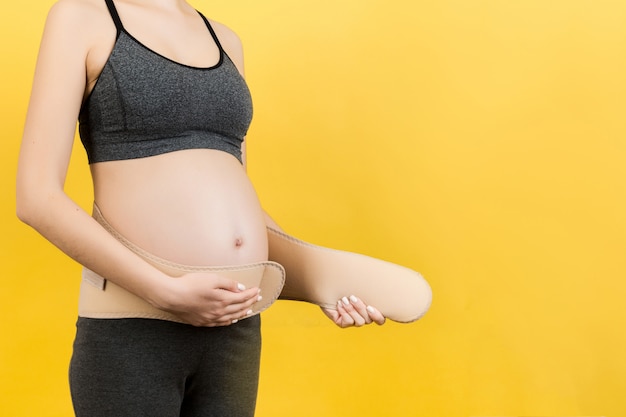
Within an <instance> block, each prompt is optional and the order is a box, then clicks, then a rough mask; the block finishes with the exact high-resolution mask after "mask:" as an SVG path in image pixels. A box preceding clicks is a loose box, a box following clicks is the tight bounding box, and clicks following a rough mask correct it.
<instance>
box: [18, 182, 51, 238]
mask: <svg viewBox="0 0 626 417" xmlns="http://www.w3.org/2000/svg"><path fill="white" fill-rule="evenodd" d="M43 195H45V193H42V192H41V190H39V189H37V188H36V187H24V186H19V185H18V187H17V192H16V195H15V214H16V215H17V218H18V219H19V220H20V221H22V222H23V223H26V224H27V225H29V226H31V227H35V228H36V225H37V223H39V220H38V219H41V217H42V216H44V215H45V214H44V212H43V210H42V209H43V208H44V207H46V204H47V203H46V201H43V200H44V198H42V196H43Z"/></svg>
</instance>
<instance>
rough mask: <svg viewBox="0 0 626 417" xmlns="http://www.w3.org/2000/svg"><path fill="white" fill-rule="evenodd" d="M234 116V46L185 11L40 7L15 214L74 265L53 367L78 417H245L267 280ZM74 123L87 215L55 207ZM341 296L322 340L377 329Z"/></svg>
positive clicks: (104, 0)
mask: <svg viewBox="0 0 626 417" xmlns="http://www.w3.org/2000/svg"><path fill="white" fill-rule="evenodd" d="M251 117H252V104H251V98H250V94H249V91H248V88H247V86H246V83H245V81H244V78H243V57H242V48H241V44H240V41H239V39H238V37H237V36H236V35H235V34H234V33H233V32H232V31H231V30H229V29H228V28H227V27H225V26H223V25H222V24H219V23H217V22H213V21H209V20H208V19H206V18H205V17H204V16H203V15H202V14H200V13H199V12H197V11H196V10H195V9H194V8H193V7H192V6H190V5H189V4H188V3H187V2H186V1H184V0H158V1H155V0H115V1H113V0H61V1H59V2H57V3H56V4H55V5H54V6H53V7H52V9H51V11H50V13H49V16H48V19H47V23H46V26H45V30H44V35H43V38H42V43H41V48H40V53H39V58H38V61H37V66H36V71H35V78H34V83H33V89H32V95H31V101H30V105H29V109H28V114H27V119H26V124H25V130H24V136H23V142H22V148H21V152H20V160H19V168H18V180H17V213H18V216H19V217H20V219H22V220H23V221H24V222H26V223H27V224H29V225H31V226H32V227H33V228H35V229H36V230H37V231H38V232H39V233H41V235H43V236H44V237H45V238H46V239H48V240H49V241H51V242H52V243H53V244H54V245H56V246H57V247H59V248H60V249H61V250H62V251H63V252H65V253H66V254H67V255H69V256H70V257H72V258H73V259H75V260H76V261H77V262H79V263H80V264H82V265H83V266H84V267H85V270H84V273H83V277H84V279H83V282H82V287H81V301H80V306H79V319H78V322H77V334H76V339H75V342H74V352H73V356H72V360H71V365H70V386H71V393H72V399H73V404H74V409H75V412H76V415H77V416H89V417H100V416H111V417H123V416H129V417H131V416H132V417H138V416H150V417H158V416H163V417H174V416H189V417H200V416H229V417H235V416H252V415H253V414H254V408H255V401H256V392H257V382H258V370H259V357H260V319H259V315H257V314H256V313H257V312H258V311H260V310H261V309H262V308H264V307H263V303H264V299H265V302H267V301H268V300H270V301H271V300H273V299H274V298H275V297H276V296H277V295H278V293H279V292H280V286H281V285H282V281H281V279H282V274H283V271H282V267H281V266H280V265H279V264H275V263H272V262H268V253H269V250H270V249H269V248H268V232H267V227H268V226H271V227H272V228H277V225H276V224H274V223H273V222H272V221H271V219H270V218H269V216H267V215H266V214H265V213H264V211H263V209H262V208H261V206H260V204H259V200H258V199H257V196H256V193H255V191H254V189H253V187H252V185H251V183H250V181H249V179H248V177H247V175H246V171H245V146H244V145H245V144H244V136H245V134H246V131H247V129H248V126H249V124H250V121H251ZM77 119H78V120H79V129H80V137H81V140H82V142H83V145H84V147H85V149H86V152H87V156H88V159H89V164H90V169H91V174H92V179H93V187H94V195H95V205H94V212H93V214H91V215H90V214H89V213H87V212H85V211H84V210H83V209H81V208H80V207H79V206H78V205H77V204H76V203H75V202H74V201H72V199H70V198H69V197H68V195H67V194H66V193H65V192H64V182H65V178H66V172H67V167H68V161H69V158H70V153H71V149H72V143H73V138H74V132H75V128H76V120H77ZM186 265H191V266H195V265H198V266H209V267H211V266H214V267H217V266H229V270H222V269H220V268H217V269H215V270H212V269H210V268H200V267H198V268H194V267H185V266H186ZM250 271H252V273H253V275H254V276H255V277H256V278H255V279H256V281H254V283H253V284H250V283H249V282H248V284H247V285H246V283H245V279H246V278H245V277H246V276H247V275H249V272H250ZM173 276H175V277H176V278H173ZM288 276H289V274H288ZM239 277H241V280H240V279H239ZM69 282H71V278H68V285H69ZM61 285H63V284H61ZM264 285H265V287H267V288H265V287H264ZM103 294H107V295H106V296H104V295H103ZM343 295H344V296H341V297H339V299H338V300H337V301H338V303H336V304H334V307H333V308H330V307H328V306H325V307H324V312H325V313H326V315H327V316H328V317H329V318H330V319H331V320H333V321H334V322H335V323H336V324H337V325H339V326H341V327H348V326H352V325H357V326H360V325H363V324H369V323H372V322H376V323H378V324H382V323H383V322H384V321H385V317H384V316H383V315H382V314H381V313H380V312H379V311H378V310H377V309H376V308H374V307H372V306H367V305H365V304H364V303H363V302H362V301H361V300H360V299H359V298H357V297H355V296H351V294H350V293H348V294H343ZM259 306H261V307H259Z"/></svg>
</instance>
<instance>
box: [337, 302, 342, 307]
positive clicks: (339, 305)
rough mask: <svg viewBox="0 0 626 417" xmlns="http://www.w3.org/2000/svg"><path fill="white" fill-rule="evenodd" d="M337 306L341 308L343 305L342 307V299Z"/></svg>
mask: <svg viewBox="0 0 626 417" xmlns="http://www.w3.org/2000/svg"><path fill="white" fill-rule="evenodd" d="M337 307H339V308H341V307H342V305H341V300H339V301H337Z"/></svg>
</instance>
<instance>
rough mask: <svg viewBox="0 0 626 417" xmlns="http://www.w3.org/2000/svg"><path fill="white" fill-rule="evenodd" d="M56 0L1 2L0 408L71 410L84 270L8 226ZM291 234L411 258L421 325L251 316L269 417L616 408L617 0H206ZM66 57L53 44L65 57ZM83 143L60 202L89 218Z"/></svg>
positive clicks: (620, 172)
mask: <svg viewBox="0 0 626 417" xmlns="http://www.w3.org/2000/svg"><path fill="white" fill-rule="evenodd" d="M51 4H52V1H51V0H29V1H3V2H1V3H0V16H1V17H0V19H1V20H2V21H1V24H0V39H2V41H1V45H2V49H1V50H0V59H1V60H2V61H1V65H0V83H1V84H0V88H1V91H0V93H1V97H2V100H1V104H0V105H1V108H0V117H1V118H2V151H1V152H0V162H1V163H0V169H1V170H2V174H1V175H0V186H1V187H2V188H1V189H2V194H3V198H2V200H1V201H2V204H1V206H0V209H1V212H0V219H1V220H0V221H1V227H2V239H1V240H0V256H1V257H2V258H1V259H2V265H3V268H2V271H3V272H2V277H1V279H0V317H1V318H0V320H1V322H0V323H1V324H0V326H1V327H0V341H1V344H0V415H1V416H3V417H4V416H7V417H8V416H11V417H20V416H29V417H30V416H69V415H71V405H70V400H69V392H68V387H67V377H66V374H67V363H68V361H69V356H70V354H71V343H72V339H73V331H74V328H73V326H74V321H75V316H76V296H77V288H78V272H79V268H78V266H77V265H75V264H73V263H72V262H71V261H69V260H68V259H66V258H65V257H64V255H62V254H61V253H60V252H59V251H58V250H56V249H55V248H53V247H52V246H51V245H50V244H49V243H47V242H45V241H44V240H43V239H42V238H40V237H39V236H38V235H37V234H36V233H35V232H33V231H31V230H29V229H28V228H27V227H26V226H23V225H21V224H19V223H18V221H17V220H16V218H15V215H14V201H13V195H14V191H13V188H14V180H15V174H14V173H15V166H16V157H17V152H18V143H19V140H20V135H21V129H22V125H23V119H24V113H25V109H26V104H27V98H28V94H29V89H30V81H31V77H32V72H33V67H34V61H35V56H36V51H37V46H38V42H39V38H40V34H41V29H42V26H43V23H44V19H45V14H46V11H47V9H48V8H49V7H50V5H51ZM195 5H196V7H198V8H199V9H201V10H202V11H203V12H205V14H207V15H208V16H210V17H213V18H214V19H217V20H220V21H223V22H225V23H227V24H229V25H230V26H231V27H232V28H234V29H235V30H236V31H237V32H238V33H239V34H240V36H241V37H242V39H243V41H244V45H245V49H246V60H247V63H246V65H247V75H248V80H249V83H250V87H251V90H252V92H253V96H254V98H255V120H254V122H253V126H252V128H251V131H250V135H249V172H250V175H251V177H252V179H253V182H254V183H255V185H256V187H257V189H258V191H259V194H260V197H261V199H262V201H263V203H264V205H265V207H266V208H267V209H268V211H270V212H271V213H272V214H273V215H274V217H275V218H276V219H277V220H278V221H279V223H281V224H282V225H283V227H284V228H285V229H287V230H288V231H290V232H292V233H294V234H296V235H297V236H300V237H302V238H305V239H307V240H310V241H313V242H315V243H319V244H324V245H327V246H332V247H338V248H343V249H349V250H353V251H357V252H364V253H367V254H370V255H373V256H377V257H380V258H384V259H388V260H391V261H394V262H397V263H400V264H404V265H407V266H409V267H412V268H414V269H417V270H420V271H421V272H422V273H423V274H424V275H425V276H426V277H427V278H428V279H429V281H430V282H431V284H432V287H433V290H434V303H433V306H432V309H431V311H430V312H429V314H428V315H427V316H426V317H425V318H424V319H423V320H421V321H419V322H417V323H415V324H411V325H398V324H395V323H390V324H388V325H386V326H384V327H381V328H375V327H371V328H367V329H358V330H357V329H351V330H343V331H342V330H339V329H336V328H335V327H333V325H331V324H330V323H329V322H328V321H326V319H325V318H323V317H322V315H321V314H320V313H319V312H318V311H317V309H316V308H315V307H313V306H308V305H300V304H297V303H290V302H280V303H278V305H277V306H275V307H273V308H272V309H271V310H270V311H269V312H267V313H266V314H265V315H264V353H263V362H262V376H261V386H260V397H259V403H258V413H257V415H258V416H259V417H265V416H316V417H317V416H427V417H438V416H441V417H452V416H504V415H506V416H514V415H515V416H517V415H525V416H535V415H536V416H564V415H567V416H581V415H584V416H591V415H594V416H595V415H606V416H614V417H620V416H625V415H626V399H625V398H624V393H625V392H626V354H625V352H626V331H625V329H626V302H625V299H626V282H625V278H626V256H625V250H626V218H625V215H626V161H625V156H626V118H625V112H626V24H625V23H624V22H626V2H623V1H618V0H551V1H546V0H499V1H498V0H482V1H479V0H437V1H435V0H411V1H409V0H404V1H382V0H376V1H375V0H341V1H330V0H315V1H293V0H291V1H286V0H270V1H267V0H266V1H262V2H258V1H247V0H241V1H226V0H221V1H211V2H209V1H206V0H197V1H196V2H195ZM59 59H62V57H59ZM89 184H90V183H89V180H88V170H87V168H86V161H85V157H84V151H83V150H82V149H81V148H80V147H79V146H78V145H77V147H76V152H75V154H74V159H73V163H72V166H71V171H70V177H69V180H68V186H67V189H68V192H70V193H71V194H72V195H73V196H74V197H75V198H76V199H77V200H78V201H79V202H80V203H81V204H82V205H83V206H85V207H89V203H90V200H91V194H90V193H91V191H90V186H89Z"/></svg>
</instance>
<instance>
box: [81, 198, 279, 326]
mask: <svg viewBox="0 0 626 417" xmlns="http://www.w3.org/2000/svg"><path fill="white" fill-rule="evenodd" d="M93 217H94V218H95V219H96V221H98V223H100V224H101V225H102V226H103V227H104V228H105V229H106V230H107V231H108V232H109V233H110V234H111V235H113V236H114V237H115V238H117V240H119V241H120V242H121V243H123V244H124V245H125V246H126V247H127V248H129V249H130V250H132V251H133V252H134V253H136V254H137V255H139V256H140V257H141V258H143V259H144V260H145V261H147V262H148V263H150V264H151V265H153V266H154V267H156V268H157V269H159V270H161V271H162V272H164V273H165V274H167V275H169V276H171V277H174V278H175V277H179V276H181V275H183V274H185V273H188V272H209V273H216V274H219V275H221V276H224V277H226V278H230V279H232V280H234V281H237V282H239V283H242V284H244V285H245V286H246V287H247V288H252V287H259V288H260V289H261V294H262V295H263V299H262V300H261V301H259V302H257V303H255V304H254V305H253V306H252V308H251V309H252V312H253V314H252V315H255V314H258V313H260V312H261V311H263V310H265V309H267V308H268V307H269V306H270V305H271V304H272V303H273V302H274V301H276V299H277V298H278V296H279V294H280V292H281V289H282V287H283V284H284V282H285V271H284V269H283V267H282V266H281V265H279V264H277V263H275V262H269V261H268V262H258V263H253V264H246V265H236V266H216V267H214V266H190V265H182V264H177V263H174V262H170V261H167V260H165V259H162V258H159V257H157V256H154V255H152V254H151V253H149V252H146V251H145V250H143V249H141V248H139V247H138V246H136V245H135V244H133V243H132V242H130V241H129V240H128V239H126V238H125V237H124V236H122V235H120V234H119V233H118V232H117V231H116V230H115V229H113V227H112V226H111V225H110V224H109V223H108V222H107V221H106V220H105V218H104V217H103V216H102V213H101V212H100V210H99V209H98V207H97V206H94V214H93ZM82 275H83V279H82V282H81V288H80V297H79V302H78V315H79V316H81V317H89V318H107V319H114V318H130V317H135V318H151V319H161V320H169V321H176V322H182V320H181V319H180V318H178V317H177V316H175V315H173V314H170V313H168V312H166V311H163V310H159V309H157V308H155V307H153V306H152V305H151V304H150V303H148V302H147V301H145V300H143V299H142V298H140V297H137V296H136V295H134V294H132V293H130V292H128V291H126V290H125V289H124V288H122V287H120V286H118V285H116V284H114V283H113V282H111V281H108V280H106V279H105V278H103V277H101V276H100V275H98V274H96V273H95V272H93V271H91V270H89V269H87V268H83V274H82Z"/></svg>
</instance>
